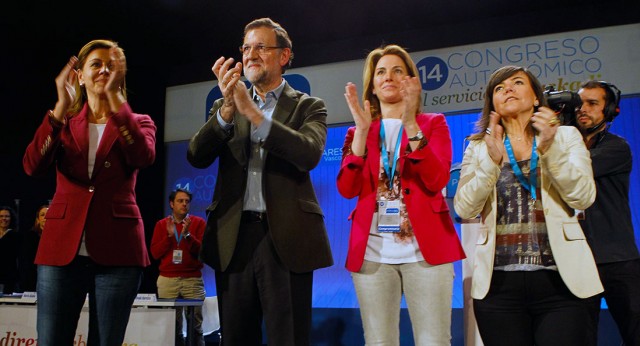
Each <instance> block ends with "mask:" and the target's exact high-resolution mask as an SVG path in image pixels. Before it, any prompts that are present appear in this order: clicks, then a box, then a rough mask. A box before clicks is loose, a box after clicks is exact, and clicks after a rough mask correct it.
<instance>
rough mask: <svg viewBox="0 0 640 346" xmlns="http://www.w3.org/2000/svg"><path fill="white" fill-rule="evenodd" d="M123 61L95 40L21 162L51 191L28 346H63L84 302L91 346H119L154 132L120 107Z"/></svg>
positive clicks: (140, 243) (135, 278) (134, 285)
mask: <svg viewBox="0 0 640 346" xmlns="http://www.w3.org/2000/svg"><path fill="white" fill-rule="evenodd" d="M125 74H126V61H125V56H124V52H123V50H122V49H121V48H119V47H118V46H117V44H116V43H115V42H112V41H107V40H95V41H91V42H89V43H88V44H86V45H85V46H84V47H83V48H82V49H81V50H80V53H79V54H78V57H75V56H74V57H72V58H71V59H70V60H69V62H68V63H67V65H66V66H65V67H64V68H63V69H62V71H61V72H60V74H59V75H58V77H57V78H56V88H57V93H58V101H57V103H56V106H55V108H54V109H53V110H51V111H49V112H48V113H47V115H46V116H45V117H44V119H43V121H42V124H41V125H40V127H39V128H38V130H37V131H36V134H35V136H34V138H33V141H32V142H31V143H30V144H29V146H28V147H27V150H26V153H25V155H24V160H23V165H24V169H25V171H26V172H27V174H29V175H40V174H42V173H44V172H46V171H47V170H48V169H49V168H51V166H55V167H56V177H57V185H56V192H55V195H54V197H53V200H52V203H51V205H50V207H49V210H48V212H47V216H46V217H47V223H46V226H45V229H44V231H43V232H42V238H41V240H40V245H39V248H38V253H37V255H36V260H35V262H36V263H37V264H38V283H37V293H38V317H37V330H38V344H39V345H56V346H57V345H73V344H74V337H75V331H76V327H77V324H78V318H79V316H80V311H81V309H82V305H83V304H84V301H85V297H86V295H87V294H89V309H90V310H89V311H90V315H89V316H90V317H89V336H88V344H91V345H103V346H104V345H121V344H122V341H123V339H124V334H125V330H126V327H127V323H128V320H129V314H130V311H131V305H132V303H133V300H134V299H135V297H136V294H137V291H138V287H139V285H140V280H141V276H142V268H143V267H145V266H147V265H148V264H149V258H148V255H147V249H146V246H145V237H144V230H143V223H142V218H141V216H140V210H139V209H138V206H137V205H136V195H135V191H134V189H135V183H136V177H137V173H138V169H140V168H142V167H146V166H148V165H150V164H151V163H153V161H154V159H155V132H156V127H155V125H154V123H153V121H152V120H151V118H150V117H149V116H148V115H141V114H135V113H133V112H132V111H131V108H130V107H129V104H128V103H127V100H126V92H125Z"/></svg>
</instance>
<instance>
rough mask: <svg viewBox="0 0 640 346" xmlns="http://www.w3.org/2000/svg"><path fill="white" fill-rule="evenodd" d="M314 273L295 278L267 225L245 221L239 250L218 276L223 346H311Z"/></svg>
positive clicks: (217, 285)
mask: <svg viewBox="0 0 640 346" xmlns="http://www.w3.org/2000/svg"><path fill="white" fill-rule="evenodd" d="M312 284H313V272H308V273H302V274H298V273H292V272H291V271H289V270H288V269H287V268H285V267H284V265H283V264H282V263H281V261H280V259H279V257H278V255H277V253H276V250H275V248H274V245H273V242H272V240H271V235H270V234H269V229H268V225H267V222H266V221H259V220H253V219H248V220H245V219H244V218H243V222H242V223H241V227H240V232H239V236H238V242H237V245H236V249H235V251H234V254H233V258H232V259H231V263H230V265H229V267H228V268H227V270H225V271H224V272H218V271H217V272H216V289H217V294H218V307H219V312H220V329H221V335H222V345H223V346H251V345H262V322H263V318H264V323H265V326H266V332H267V340H268V344H269V345H283V346H288V345H290V346H301V345H302V346H304V345H309V342H310V330H311V295H312Z"/></svg>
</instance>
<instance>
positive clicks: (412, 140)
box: [409, 130, 424, 142]
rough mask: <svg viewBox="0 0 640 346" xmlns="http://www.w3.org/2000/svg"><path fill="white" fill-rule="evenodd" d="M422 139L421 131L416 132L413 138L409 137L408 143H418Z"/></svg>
mask: <svg viewBox="0 0 640 346" xmlns="http://www.w3.org/2000/svg"><path fill="white" fill-rule="evenodd" d="M423 138H424V135H423V134H422V131H421V130H418V133H416V135H415V136H413V137H409V141H410V142H419V141H421V140H422V139H423Z"/></svg>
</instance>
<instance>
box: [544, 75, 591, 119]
mask: <svg viewBox="0 0 640 346" xmlns="http://www.w3.org/2000/svg"><path fill="white" fill-rule="evenodd" d="M544 98H545V100H547V104H548V105H549V108H551V109H552V110H554V111H555V112H556V113H557V114H558V118H559V119H560V121H561V122H562V125H571V126H576V125H577V123H576V109H578V108H579V107H582V99H580V95H578V93H576V92H573V91H569V90H562V91H556V90H555V88H554V87H553V86H552V85H550V86H548V87H546V88H545V90H544Z"/></svg>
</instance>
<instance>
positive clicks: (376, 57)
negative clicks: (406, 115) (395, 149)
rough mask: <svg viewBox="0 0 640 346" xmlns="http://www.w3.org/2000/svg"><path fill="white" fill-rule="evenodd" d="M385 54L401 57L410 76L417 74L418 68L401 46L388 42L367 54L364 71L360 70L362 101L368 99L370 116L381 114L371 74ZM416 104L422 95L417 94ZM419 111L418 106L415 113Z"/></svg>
mask: <svg viewBox="0 0 640 346" xmlns="http://www.w3.org/2000/svg"><path fill="white" fill-rule="evenodd" d="M385 55H395V56H397V57H399V58H400V59H402V61H403V62H404V64H405V65H406V67H407V73H408V74H409V76H411V77H417V76H418V68H417V67H416V64H415V63H414V62H413V60H412V59H411V56H409V53H408V52H407V51H406V50H405V49H404V48H402V47H400V46H398V45H395V44H390V45H387V46H383V47H380V48H376V49H374V50H373V51H371V53H369V55H367V59H366V61H365V63H364V71H363V72H362V84H363V86H364V90H363V92H362V101H363V102H364V101H365V100H366V101H369V103H370V104H371V116H372V117H373V118H374V119H376V118H379V117H380V116H381V114H380V100H379V99H378V97H377V96H376V95H375V94H374V93H373V75H374V73H375V70H376V65H377V64H378V61H380V59H381V58H382V57H383V56H385ZM417 97H418V104H420V102H421V99H422V96H421V95H418V96H417ZM417 113H420V108H419V107H418V109H417V110H416V114H417Z"/></svg>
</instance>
